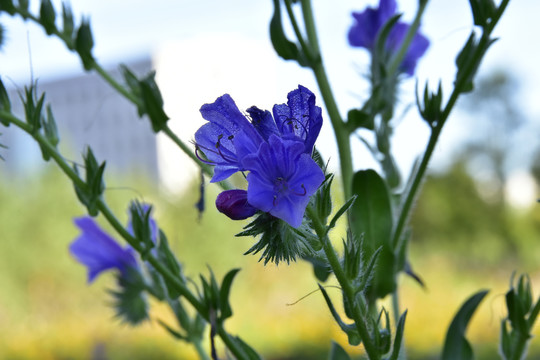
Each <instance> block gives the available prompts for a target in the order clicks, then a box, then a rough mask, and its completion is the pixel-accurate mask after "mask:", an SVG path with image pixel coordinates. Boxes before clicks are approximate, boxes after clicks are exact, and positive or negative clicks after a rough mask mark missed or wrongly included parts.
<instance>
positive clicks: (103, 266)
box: [69, 216, 138, 283]
mask: <svg viewBox="0 0 540 360" xmlns="http://www.w3.org/2000/svg"><path fill="white" fill-rule="evenodd" d="M74 221H75V225H77V226H78V227H79V229H80V230H81V234H80V235H79V237H78V238H77V239H75V241H74V242H73V243H72V244H71V245H70V247H69V251H70V252H71V254H72V255H73V256H74V257H75V258H76V259H77V260H78V261H79V262H80V263H82V264H83V265H85V266H86V267H87V268H88V282H89V283H91V282H92V281H94V279H95V278H96V277H97V276H98V275H99V274H100V273H101V272H103V271H106V270H110V269H118V270H119V271H120V272H121V274H122V275H127V274H128V271H129V270H130V269H137V268H138V265H137V260H136V259H135V256H134V254H133V249H131V248H130V247H127V248H122V247H121V246H120V245H119V244H118V243H117V242H116V241H115V240H114V239H113V238H112V237H110V236H109V235H108V234H107V233H105V232H104V231H103V230H101V229H100V228H99V226H98V225H97V224H96V222H95V221H94V219H93V218H91V217H89V216H84V217H80V218H77V219H75V220H74Z"/></svg>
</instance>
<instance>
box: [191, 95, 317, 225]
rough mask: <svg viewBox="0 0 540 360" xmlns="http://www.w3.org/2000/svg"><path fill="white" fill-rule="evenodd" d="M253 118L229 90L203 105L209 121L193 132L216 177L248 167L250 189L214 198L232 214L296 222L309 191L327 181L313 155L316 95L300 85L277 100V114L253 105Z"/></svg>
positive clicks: (230, 191)
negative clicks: (264, 214)
mask: <svg viewBox="0 0 540 360" xmlns="http://www.w3.org/2000/svg"><path fill="white" fill-rule="evenodd" d="M247 113H248V114H249V118H250V119H251V122H250V121H249V120H248V119H247V118H246V117H245V116H244V115H242V114H241V113H240V111H239V110H238V108H237V107H236V105H235V104H234V101H233V100H232V99H231V97H230V96H229V95H227V94H225V95H223V96H221V97H219V98H218V99H217V100H216V101H215V102H214V103H213V104H206V105H203V107H202V108H201V114H202V115H203V117H204V118H205V119H206V120H208V121H209V123H208V124H205V125H203V126H202V127H201V128H200V129H199V130H198V131H197V132H196V134H195V141H196V146H197V149H198V150H200V151H202V152H204V154H205V155H206V158H207V162H208V163H210V164H212V165H215V169H214V176H213V177H212V181H213V182H215V181H221V180H224V179H226V178H227V177H229V176H230V175H232V174H233V173H235V172H237V171H248V172H249V174H248V175H247V181H248V190H247V192H246V191H245V190H227V191H224V192H222V193H221V194H220V195H219V196H218V198H217V199H216V207H217V208H218V210H219V211H220V212H222V213H224V214H226V215H227V216H229V217H230V218H232V219H235V220H240V219H246V218H248V217H251V216H253V215H254V214H255V213H256V212H257V211H258V210H262V211H264V212H269V213H270V214H271V215H273V216H275V217H277V218H280V219H282V220H284V221H286V222H287V223H289V224H290V225H291V226H293V227H298V226H300V225H301V223H302V219H303V216H304V212H305V209H306V206H307V203H308V202H309V198H310V196H311V195H312V194H313V193H314V192H315V191H316V190H317V188H318V187H319V185H320V184H321V183H322V182H323V180H324V175H323V172H322V170H321V169H320V168H319V167H318V165H317V164H316V163H315V161H314V160H313V159H312V158H311V154H312V152H313V147H314V145H315V140H316V139H317V136H318V135H319V132H320V130H321V126H322V110H321V108H320V107H318V106H316V105H315V95H314V94H313V93H312V92H311V91H309V90H308V89H307V88H305V87H303V86H301V85H299V86H298V89H295V90H293V91H291V92H290V93H289V94H288V96H287V104H281V105H275V106H274V108H273V116H272V113H270V112H269V111H265V110H261V109H259V108H257V107H255V106H252V107H251V108H249V109H247Z"/></svg>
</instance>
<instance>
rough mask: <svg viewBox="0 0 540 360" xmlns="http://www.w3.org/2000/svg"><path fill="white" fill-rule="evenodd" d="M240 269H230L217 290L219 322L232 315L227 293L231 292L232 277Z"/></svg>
mask: <svg viewBox="0 0 540 360" xmlns="http://www.w3.org/2000/svg"><path fill="white" fill-rule="evenodd" d="M239 271H240V269H232V270H231V271H229V272H228V273H227V275H225V277H224V278H223V282H222V283H221V289H220V290H219V304H220V308H221V316H220V320H221V321H223V320H225V319H227V318H228V317H231V315H232V309H231V306H230V304H229V292H230V291H231V285H232V282H233V280H234V277H235V276H236V274H238V272H239Z"/></svg>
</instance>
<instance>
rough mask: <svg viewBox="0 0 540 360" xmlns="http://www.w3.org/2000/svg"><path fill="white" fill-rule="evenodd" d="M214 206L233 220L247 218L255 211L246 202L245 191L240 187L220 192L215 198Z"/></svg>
mask: <svg viewBox="0 0 540 360" xmlns="http://www.w3.org/2000/svg"><path fill="white" fill-rule="evenodd" d="M216 208H217V209H218V210H219V212H221V213H223V214H225V215H227V216H228V217H229V218H231V219H233V220H243V219H247V218H249V217H252V216H253V215H255V213H256V212H257V209H256V208H255V207H253V206H251V205H250V204H249V203H248V199H247V191H245V190H240V189H234V190H226V191H223V192H221V193H220V194H219V195H218V196H217V198H216Z"/></svg>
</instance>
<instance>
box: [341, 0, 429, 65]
mask: <svg viewBox="0 0 540 360" xmlns="http://www.w3.org/2000/svg"><path fill="white" fill-rule="evenodd" d="M396 8H397V6H396V1H395V0H380V2H379V7H378V8H376V9H373V8H370V7H368V8H367V9H366V10H364V11H363V12H353V13H352V16H353V17H354V19H355V23H354V24H353V26H352V27H351V29H350V30H349V34H348V37H349V44H351V46H355V47H363V48H366V49H368V50H370V51H373V50H374V47H375V41H376V39H377V35H378V34H379V31H380V30H381V29H382V27H383V26H384V24H386V22H387V21H388V20H390V18H391V17H392V16H394V15H395V14H396ZM409 28H410V26H409V25H408V24H406V23H404V22H397V23H396V24H395V25H394V26H393V27H392V29H391V31H390V33H389V34H388V38H387V41H386V49H387V50H388V51H389V52H391V53H395V52H396V51H397V50H398V49H399V48H400V46H401V44H402V43H403V41H404V40H405V36H406V34H407V32H408V31H409ZM428 46H429V40H428V39H427V38H426V37H425V36H424V35H422V34H421V33H420V32H418V33H416V34H415V36H414V38H413V40H412V42H411V44H410V46H409V49H408V51H407V54H406V55H405V57H404V59H403V61H402V63H401V65H400V70H401V71H403V72H404V73H406V74H407V75H413V74H414V69H415V68H416V63H417V62H418V59H420V57H422V55H424V53H425V52H426V50H427V48H428Z"/></svg>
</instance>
